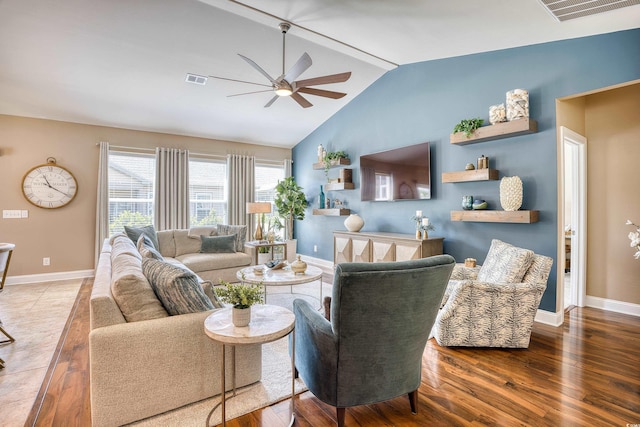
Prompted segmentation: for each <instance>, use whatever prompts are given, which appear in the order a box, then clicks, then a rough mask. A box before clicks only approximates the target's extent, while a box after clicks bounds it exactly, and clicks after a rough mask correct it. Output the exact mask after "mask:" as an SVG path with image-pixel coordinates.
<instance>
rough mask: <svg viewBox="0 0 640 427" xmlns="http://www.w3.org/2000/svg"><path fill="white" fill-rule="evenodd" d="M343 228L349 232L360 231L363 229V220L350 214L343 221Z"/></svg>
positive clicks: (356, 215)
mask: <svg viewBox="0 0 640 427" xmlns="http://www.w3.org/2000/svg"><path fill="white" fill-rule="evenodd" d="M344 226H345V227H346V228H347V230H349V231H356V232H357V231H360V230H361V229H362V227H364V219H362V218H360V216H359V215H358V214H351V215H349V216H348V217H347V219H345V220H344Z"/></svg>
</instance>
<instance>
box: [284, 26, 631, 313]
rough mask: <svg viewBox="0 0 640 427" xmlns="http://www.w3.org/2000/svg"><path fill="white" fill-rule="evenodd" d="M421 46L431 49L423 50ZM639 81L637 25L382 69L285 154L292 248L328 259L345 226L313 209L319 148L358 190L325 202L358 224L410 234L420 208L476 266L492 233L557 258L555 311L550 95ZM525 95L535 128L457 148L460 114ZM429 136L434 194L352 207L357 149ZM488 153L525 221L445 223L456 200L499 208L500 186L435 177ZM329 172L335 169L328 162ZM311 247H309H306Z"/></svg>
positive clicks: (480, 112) (447, 245) (450, 247)
mask: <svg viewBox="0 0 640 427" xmlns="http://www.w3.org/2000/svg"><path fill="white" fill-rule="evenodd" d="M425 49H428V46H425ZM636 79H640V29H636V30H629V31H622V32H617V33H611V34H605V35H599V36H592V37H585V38H579V39H572V40H566V41H559V42H552V43H545V44H539V45H532V46H526V47H522V48H514V49H506V50H500V51H494V52H488V53H481V54H474V55H468V56H462V57H456V58H449V59H442V60H435V61H427V62H420V63H415V64H409V65H403V66H400V67H399V68H397V69H395V70H393V71H389V72H388V73H386V74H385V75H384V76H382V77H381V78H380V79H379V80H377V81H376V82H374V83H373V84H372V85H371V86H370V87H369V88H367V89H366V90H365V91H364V92H362V93H361V94H360V95H359V96H357V97H356V98H355V99H354V100H353V101H351V102H350V103H349V104H348V105H346V106H345V107H344V108H342V109H341V110H340V111H339V112H338V113H336V114H335V115H334V116H333V117H331V118H330V119H329V120H327V121H326V122H325V123H324V124H322V125H321V126H320V127H318V128H317V129H316V130H315V131H314V132H313V133H312V134H310V135H309V136H308V137H307V138H305V139H304V140H303V141H301V142H300V143H299V144H298V145H296V146H295V147H294V149H293V160H294V163H293V175H294V176H295V177H296V180H297V182H298V183H299V184H300V185H301V186H302V187H303V188H304V190H305V194H306V195H307V197H308V200H309V201H310V202H311V204H310V208H309V209H308V211H307V215H306V217H305V219H304V220H303V221H297V222H296V225H295V227H296V233H295V234H296V238H297V239H298V252H299V253H301V254H305V255H309V256H315V257H318V258H322V259H326V260H333V234H332V231H333V230H344V229H345V228H344V225H343V221H344V219H345V218H346V217H326V216H313V215H312V214H311V208H312V207H317V198H318V194H319V189H320V185H321V184H323V183H324V182H325V176H324V172H323V171H322V170H313V169H312V168H311V165H312V164H313V163H316V162H317V161H318V160H317V146H318V145H319V144H322V145H323V146H324V147H325V148H326V149H327V150H329V151H339V150H344V151H346V152H347V153H348V154H349V156H350V158H351V166H350V167H351V168H352V169H353V178H354V182H355V184H356V189H355V190H347V191H331V192H329V194H328V197H330V198H331V199H334V198H338V199H341V200H344V201H345V202H346V207H348V208H350V209H351V210H352V211H353V212H355V213H358V214H359V215H360V216H361V217H362V218H363V219H364V220H365V226H364V228H363V230H362V231H392V232H399V233H411V234H413V233H414V232H415V228H414V224H413V222H412V221H411V220H410V217H411V216H412V215H414V214H415V211H416V210H422V211H423V212H424V215H426V216H428V217H429V218H430V220H431V222H432V223H433V224H434V225H435V227H436V230H435V231H432V232H430V235H431V236H442V237H444V238H445V240H444V251H445V253H449V254H451V255H453V256H454V257H455V258H456V260H458V261H459V262H460V261H463V260H464V258H467V257H473V258H476V259H477V260H478V262H479V263H482V262H483V261H484V257H485V255H486V253H487V250H488V248H489V245H490V243H491V239H494V238H496V239H500V240H503V241H506V242H509V243H511V244H513V245H516V246H521V247H524V248H529V249H532V250H533V251H535V252H536V253H540V254H543V255H547V256H550V257H552V258H554V267H553V270H552V272H551V276H550V278H549V282H548V286H547V290H546V292H545V294H544V296H543V299H542V303H541V306H540V308H541V309H543V310H547V311H551V312H554V311H555V304H556V301H555V300H556V267H557V266H558V260H557V259H556V245H557V232H556V230H557V221H558V218H557V213H558V212H557V173H556V168H557V167H556V159H557V156H556V107H555V105H556V99H557V98H561V97H565V96H569V95H573V94H578V93H582V92H586V91H590V90H595V89H599V88H603V87H607V86H610V85H615V84H619V83H624V82H628V81H631V80H636ZM516 88H521V89H527V90H528V91H529V102H530V117H531V118H532V119H534V120H536V121H537V122H538V132H537V133H533V134H529V135H523V136H518V137H512V138H507V139H501V140H497V141H489V142H484V143H477V144H470V145H466V146H454V145H452V144H450V143H449V134H450V133H451V131H452V129H453V127H454V126H455V125H456V123H458V122H459V121H460V120H461V119H466V118H474V117H480V118H483V119H484V120H485V123H486V124H488V115H489V113H488V112H489V106H491V105H494V104H499V103H502V102H505V96H506V92H507V91H508V90H511V89H516ZM425 141H429V142H430V143H431V183H432V187H431V189H432V198H431V199H430V200H424V201H396V202H361V201H360V176H359V162H358V158H359V156H360V155H363V154H368V153H373V152H377V151H383V150H387V149H390V148H396V147H401V146H407V145H412V144H417V143H420V142H425ZM482 154H484V155H486V156H488V157H489V158H490V165H491V168H495V169H498V170H499V171H500V177H502V176H513V175H518V176H519V177H520V178H521V179H522V181H523V184H524V201H523V205H522V208H521V209H527V210H539V211H540V221H539V222H537V223H534V224H494V223H481V222H451V221H450V211H452V210H461V208H460V202H461V200H462V196H463V195H467V194H469V195H473V196H474V197H475V198H480V199H485V200H486V201H487V202H488V203H489V209H501V206H500V200H499V186H500V183H499V181H483V182H475V183H474V182H468V183H455V184H452V183H447V184H443V183H442V182H441V174H442V172H451V171H460V170H463V169H464V166H465V164H466V163H474V164H476V160H477V158H478V157H479V156H480V155H482ZM330 176H331V177H337V176H338V171H337V170H336V169H332V170H331V172H330ZM314 245H317V246H318V252H317V253H314V252H313V247H314Z"/></svg>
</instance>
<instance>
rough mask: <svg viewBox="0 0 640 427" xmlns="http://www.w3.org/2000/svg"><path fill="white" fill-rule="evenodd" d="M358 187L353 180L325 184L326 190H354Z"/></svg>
mask: <svg viewBox="0 0 640 427" xmlns="http://www.w3.org/2000/svg"><path fill="white" fill-rule="evenodd" d="M354 188H356V186H355V184H354V183H353V182H333V183H330V184H325V185H324V191H339V190H353V189H354Z"/></svg>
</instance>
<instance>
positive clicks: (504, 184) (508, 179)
mask: <svg viewBox="0 0 640 427" xmlns="http://www.w3.org/2000/svg"><path fill="white" fill-rule="evenodd" d="M500 204H501V205H502V209H504V210H505V211H517V210H518V209H520V206H522V180H521V179H520V177H518V176H505V177H504V178H502V180H501V181H500Z"/></svg>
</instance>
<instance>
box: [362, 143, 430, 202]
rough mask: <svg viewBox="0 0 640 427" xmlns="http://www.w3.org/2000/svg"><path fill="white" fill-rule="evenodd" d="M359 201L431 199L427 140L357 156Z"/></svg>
mask: <svg viewBox="0 0 640 427" xmlns="http://www.w3.org/2000/svg"><path fill="white" fill-rule="evenodd" d="M360 198H361V200H362V201H393V200H419V199H430V198H431V156H430V154H429V143H428V142H424V143H422V144H416V145H410V146H408V147H401V148H395V149H393V150H389V151H382V152H380V153H373V154H366V155H363V156H360Z"/></svg>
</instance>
